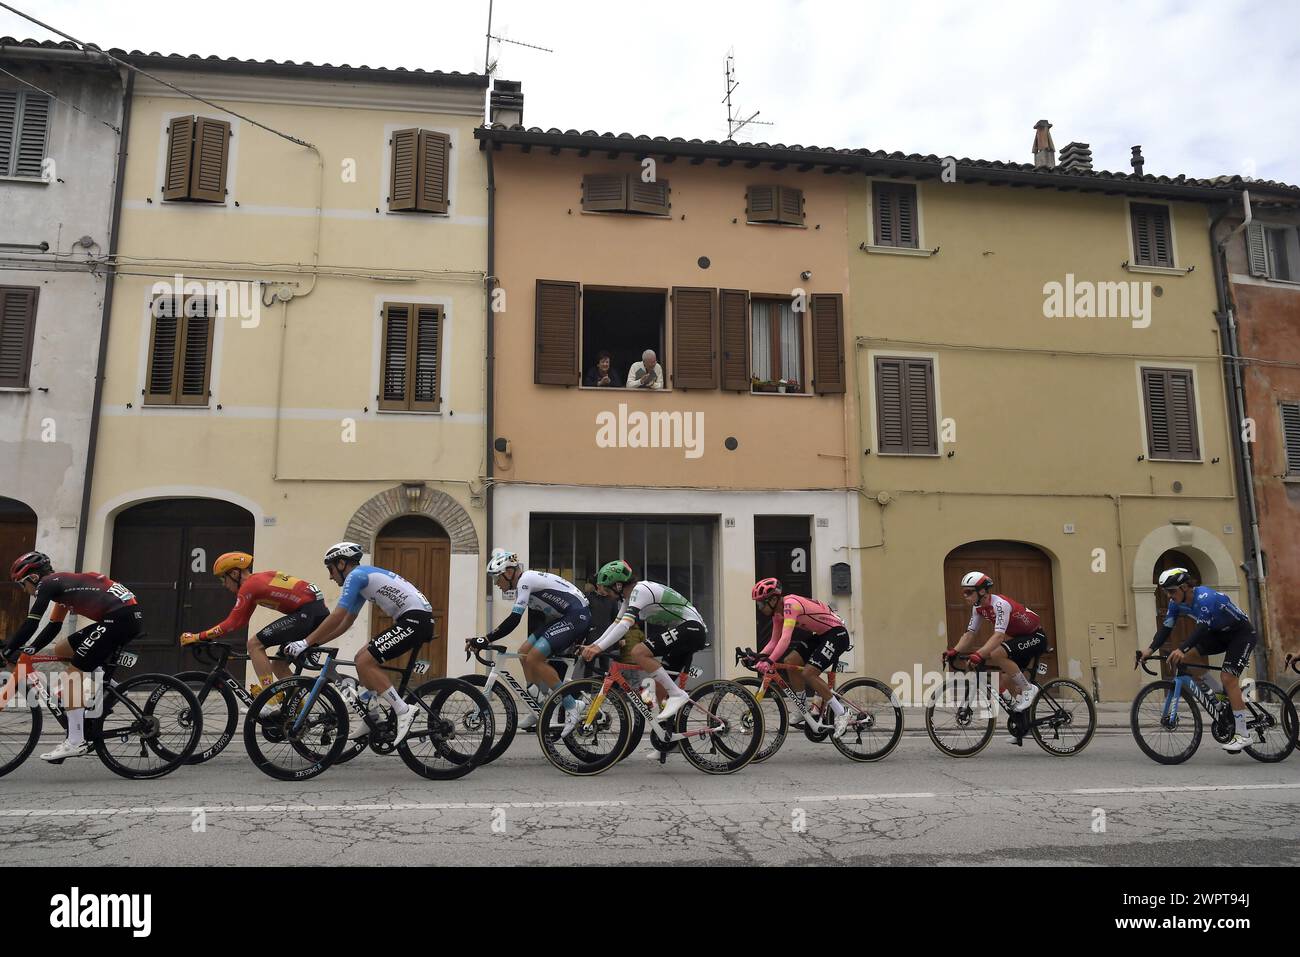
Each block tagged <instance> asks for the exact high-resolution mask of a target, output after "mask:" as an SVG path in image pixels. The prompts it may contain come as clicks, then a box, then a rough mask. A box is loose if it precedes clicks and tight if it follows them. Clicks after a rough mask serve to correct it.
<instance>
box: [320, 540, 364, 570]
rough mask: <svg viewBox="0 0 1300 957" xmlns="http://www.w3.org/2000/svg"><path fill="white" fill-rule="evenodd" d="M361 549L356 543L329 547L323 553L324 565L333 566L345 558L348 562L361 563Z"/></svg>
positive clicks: (341, 543) (344, 543)
mask: <svg viewBox="0 0 1300 957" xmlns="http://www.w3.org/2000/svg"><path fill="white" fill-rule="evenodd" d="M362 551H363V549H362V548H361V546H360V545H358V544H357V543H356V542H339V543H338V544H337V545H331V546H330V547H329V549H328V550H327V551H326V552H325V564H326V565H333V564H334V563H335V562H336V561H338V560H339V559H340V558H346V559H347V560H348V561H350V562H359V561H361V553H362Z"/></svg>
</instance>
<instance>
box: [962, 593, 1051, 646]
mask: <svg viewBox="0 0 1300 957" xmlns="http://www.w3.org/2000/svg"><path fill="white" fill-rule="evenodd" d="M989 597H990V600H989V603H988V604H987V605H976V606H975V610H974V611H972V612H971V616H970V624H969V625H967V626H966V630H967V631H969V632H971V633H972V634H978V632H979V627H980V619H981V618H984V619H986V620H988V621H991V622H993V630H994V631H995V632H996V631H1000V632H1002V633H1003V634H1004V635H1011V636H1019V635H1032V634H1033V633H1034V632H1036V631H1037V630H1038V629H1039V628H1041V627H1042V622H1040V621H1039V619H1038V616H1037V615H1036V614H1034V613H1033V612H1032V611H1030V610H1029V609H1028V608H1026V607H1025V606H1024V605H1022V604H1020V602H1018V601H1016V600H1015V599H1014V598H1007V597H1006V596H1005V595H991V596H989Z"/></svg>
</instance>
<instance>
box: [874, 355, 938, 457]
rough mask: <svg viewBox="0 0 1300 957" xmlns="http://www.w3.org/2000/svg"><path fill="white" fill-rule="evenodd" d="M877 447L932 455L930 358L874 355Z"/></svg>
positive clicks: (935, 433) (887, 451)
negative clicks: (875, 356)
mask: <svg viewBox="0 0 1300 957" xmlns="http://www.w3.org/2000/svg"><path fill="white" fill-rule="evenodd" d="M876 441H877V444H878V445H879V449H878V450H877V451H879V452H881V453H884V454H891V453H892V454H895V455H935V454H937V453H938V451H939V439H938V430H937V428H936V426H935V406H934V364H933V363H932V362H931V361H930V360H929V359H905V358H901V357H899V358H896V357H892V356H878V357H877V358H876Z"/></svg>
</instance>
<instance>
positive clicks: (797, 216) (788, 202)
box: [779, 186, 803, 226]
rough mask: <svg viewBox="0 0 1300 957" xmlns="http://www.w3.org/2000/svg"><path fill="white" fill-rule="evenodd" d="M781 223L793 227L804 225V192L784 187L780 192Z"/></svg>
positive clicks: (791, 187)
mask: <svg viewBox="0 0 1300 957" xmlns="http://www.w3.org/2000/svg"><path fill="white" fill-rule="evenodd" d="M779 195H780V221H781V222H783V223H790V224H791V225H793V226H802V225H803V190H801V189H795V188H794V187H793V186H782V187H781V191H780V194H779Z"/></svg>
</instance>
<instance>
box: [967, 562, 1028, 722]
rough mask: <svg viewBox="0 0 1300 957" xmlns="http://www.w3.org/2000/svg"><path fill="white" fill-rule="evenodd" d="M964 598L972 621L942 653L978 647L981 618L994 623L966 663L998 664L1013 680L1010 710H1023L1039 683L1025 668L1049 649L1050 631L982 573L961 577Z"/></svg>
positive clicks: (971, 668) (970, 665)
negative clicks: (1035, 681)
mask: <svg viewBox="0 0 1300 957" xmlns="http://www.w3.org/2000/svg"><path fill="white" fill-rule="evenodd" d="M961 597H962V600H963V601H965V602H966V604H968V605H970V606H971V613H970V624H968V625H967V626H966V631H965V633H964V634H963V635H962V636H961V637H960V638H958V639H957V644H955V645H953V646H952V647H951V648H950V649H948V650H947V651H945V652H944V653H943V660H944V661H945V662H947V661H951V660H952V659H953V658H954V657H956V656H957V655H959V654H964V653H966V652H968V651H970V649H971V648H975V646H976V645H977V644H978V642H979V632H980V628H981V624H980V619H981V618H983V619H985V620H987V621H991V622H993V635H992V637H990V638H989V640H988V641H986V642H984V643H983V644H982V645H979V647H978V648H976V650H975V651H971V652H970V657H969V658H968V659H967V663H966V666H967V668H968V669H969V670H972V671H973V670H975V669H976V668H978V667H979V666H980V664H982V663H983V662H985V661H987V662H989V664H992V665H996V666H997V668H998V670H999V671H1001V672H1002V675H1003V677H1005V678H1006V679H1007V680H1008V681H1009V682H1010V683H1011V690H1012V696H1011V710H1012V711H1024V710H1025V709H1026V708H1028V707H1029V706H1030V705H1031V704H1033V703H1034V699H1035V698H1037V697H1038V685H1036V684H1034V683H1033V682H1031V681H1030V680H1029V679H1028V678H1026V677H1025V673H1024V671H1023V670H1022V669H1023V668H1025V667H1026V666H1028V664H1029V662H1030V661H1032V660H1033V658H1034V656H1035V655H1038V654H1041V653H1042V652H1043V651H1045V650H1046V649H1047V632H1045V631H1043V625H1042V622H1041V620H1040V619H1039V617H1038V615H1036V614H1035V613H1034V612H1032V611H1030V610H1029V609H1028V608H1026V607H1025V606H1024V605H1022V604H1020V602H1018V601H1016V600H1015V599H1014V598H1008V597H1007V596H1006V595H995V594H993V579H992V578H989V576H988V575H985V574H984V573H983V572H967V573H966V574H965V575H963V576H962V578H961Z"/></svg>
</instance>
